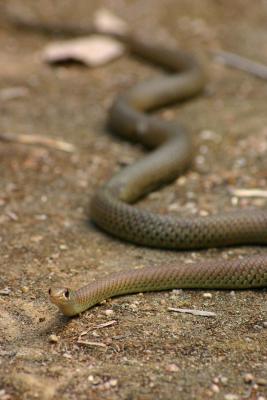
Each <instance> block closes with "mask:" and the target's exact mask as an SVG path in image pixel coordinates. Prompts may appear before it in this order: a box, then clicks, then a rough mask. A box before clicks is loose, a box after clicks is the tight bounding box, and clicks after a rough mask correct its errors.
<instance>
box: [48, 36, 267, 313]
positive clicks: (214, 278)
mask: <svg viewBox="0 0 267 400" xmlns="http://www.w3.org/2000/svg"><path fill="white" fill-rule="evenodd" d="M113 36H114V35H113ZM116 36H117V38H118V36H119V39H120V40H121V41H122V42H124V43H126V44H127V46H128V48H129V49H130V51H131V52H132V53H134V54H136V55H137V56H139V57H142V58H144V59H146V60H148V61H150V62H152V63H155V64H157V65H160V66H161V67H163V68H164V69H165V70H167V71H169V72H170V73H169V74H165V75H162V76H160V77H157V78H155V79H153V80H150V81H146V82H143V83H140V84H137V85H136V86H134V87H133V88H131V89H130V90H128V91H127V92H126V93H124V94H121V95H119V96H118V97H117V98H116V99H115V101H114V104H113V106H112V107H111V110H110V113H109V120H108V125H109V127H110V128H111V129H112V130H113V131H115V132H116V133H118V134H120V135H122V136H123V137H126V138H127V139H130V140H134V141H137V142H141V143H142V144H143V145H144V146H146V147H148V148H150V149H152V151H151V152H149V153H148V154H147V155H146V156H145V157H144V158H142V159H141V160H139V161H137V162H136V163H134V164H133V165H130V166H127V167H125V168H124V169H122V170H121V171H120V172H118V173H117V174H115V175H114V176H113V177H112V178H111V179H110V180H109V181H108V182H107V183H106V184H104V185H103V186H102V187H101V188H100V189H98V190H97V192H96V194H95V195H94V196H93V199H92V201H91V211H90V216H91V219H92V220H93V221H94V223H95V224H96V225H97V226H99V227H100V228H101V229H103V230H104V231H106V232H108V233H110V234H112V235H114V236H116V237H118V238H121V239H123V240H127V241H130V242H132V243H136V244H138V245H144V246H150V247H156V248H166V249H200V248H210V247H220V246H230V245H241V244H258V245H259V244H261V245H266V244H267V211H266V210H239V211H234V212H229V213H224V214H219V215H210V216H205V217H200V216H199V217H198V216H197V217H173V216H168V215H160V214H156V213H153V212H150V211H148V210H144V209H139V208H137V207H136V206H134V205H133V203H135V202H136V201H137V200H138V199H139V198H141V197H143V196H144V195H145V194H147V193H149V192H150V191H152V190H153V189H155V188H156V187H158V186H159V185H162V184H163V183H166V182H169V181H172V180H173V179H174V178H176V177H177V176H178V175H180V174H181V173H183V172H184V171H185V170H186V169H187V168H188V167H189V165H190V162H191V160H192V157H193V151H192V148H193V146H192V139H191V137H190V135H189V133H188V132H186V130H185V129H184V128H183V127H182V126H180V125H179V124H177V123H174V122H169V121H165V120H163V119H161V118H159V117H157V116H155V115H153V114H151V113H150V112H151V111H152V110H154V109H157V108H159V107H162V106H165V105H167V104H170V103H173V102H177V101H181V100H185V99H187V98H190V97H192V96H195V95H197V94H198V93H200V92H201V91H202V90H203V87H204V85H205V82H206V78H205V74H204V72H203V70H202V67H201V66H200V65H199V64H198V62H197V61H196V60H195V58H194V57H192V56H191V55H188V54H186V53H184V52H181V51H178V50H176V49H169V48H165V47H164V46H161V45H155V44H151V43H147V42H145V41H143V40H141V39H138V38H137V37H136V36H131V35H128V34H125V35H116ZM266 286H267V255H261V256H260V255H255V256H249V257H245V258H243V259H237V260H228V261H227V260H224V259H216V260H211V261H207V262H203V263H202V262H201V263H197V264H181V263H180V264H179V265H177V266H163V267H161V268H156V267H155V268H152V267H150V268H143V269H136V270H126V271H122V272H119V273H115V274H111V275H108V276H105V277H103V278H102V279H100V280H97V281H95V282H92V283H90V284H89V285H87V286H85V287H82V288H80V289H78V290H71V289H68V288H51V289H50V290H49V294H50V299H51V301H52V302H53V303H54V304H56V305H57V306H58V307H59V308H60V310H61V311H62V312H63V313H64V314H65V315H67V316H72V315H75V314H78V313H81V312H82V311H84V310H86V309H87V308H89V307H92V306H93V305H95V304H97V303H99V302H101V301H102V300H104V299H106V298H109V297H111V296H115V295H120V294H126V293H134V292H145V291H154V290H165V289H171V288H192V289H193V288H203V289H204V288H208V289H215V288H217V289H245V288H256V287H266Z"/></svg>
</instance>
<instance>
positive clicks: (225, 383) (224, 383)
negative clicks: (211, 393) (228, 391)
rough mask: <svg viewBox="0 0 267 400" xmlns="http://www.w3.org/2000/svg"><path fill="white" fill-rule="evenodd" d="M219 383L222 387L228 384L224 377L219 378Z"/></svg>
mask: <svg viewBox="0 0 267 400" xmlns="http://www.w3.org/2000/svg"><path fill="white" fill-rule="evenodd" d="M220 381H221V383H222V384H223V385H227V383H228V378H227V377H226V376H221V377H220Z"/></svg>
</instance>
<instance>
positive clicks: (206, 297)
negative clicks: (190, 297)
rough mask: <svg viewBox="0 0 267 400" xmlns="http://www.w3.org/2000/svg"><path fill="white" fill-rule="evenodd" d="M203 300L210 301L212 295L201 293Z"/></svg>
mask: <svg viewBox="0 0 267 400" xmlns="http://www.w3.org/2000/svg"><path fill="white" fill-rule="evenodd" d="M202 296H203V297H204V299H212V294H211V293H203V295H202Z"/></svg>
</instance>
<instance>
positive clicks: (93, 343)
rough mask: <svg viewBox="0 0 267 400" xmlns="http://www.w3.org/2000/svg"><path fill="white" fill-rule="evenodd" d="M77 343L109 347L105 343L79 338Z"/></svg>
mask: <svg viewBox="0 0 267 400" xmlns="http://www.w3.org/2000/svg"><path fill="white" fill-rule="evenodd" d="M77 343H79V344H84V345H86V346H96V347H104V348H106V347H107V345H106V344H104V343H98V342H88V341H87V340H77Z"/></svg>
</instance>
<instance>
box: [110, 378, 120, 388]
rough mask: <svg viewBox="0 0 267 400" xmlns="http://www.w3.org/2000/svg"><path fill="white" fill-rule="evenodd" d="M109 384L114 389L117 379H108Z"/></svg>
mask: <svg viewBox="0 0 267 400" xmlns="http://www.w3.org/2000/svg"><path fill="white" fill-rule="evenodd" d="M109 384H110V386H111V387H115V386H117V384H118V380H117V379H110V381H109Z"/></svg>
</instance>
